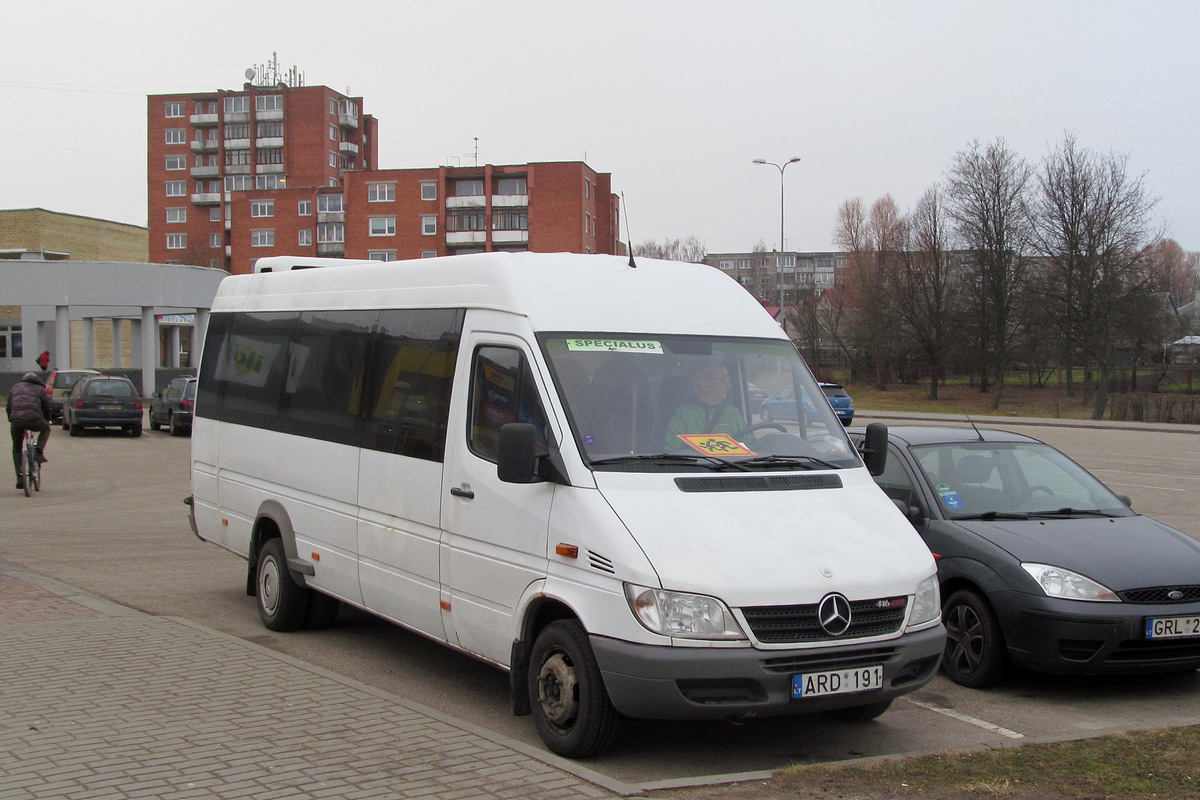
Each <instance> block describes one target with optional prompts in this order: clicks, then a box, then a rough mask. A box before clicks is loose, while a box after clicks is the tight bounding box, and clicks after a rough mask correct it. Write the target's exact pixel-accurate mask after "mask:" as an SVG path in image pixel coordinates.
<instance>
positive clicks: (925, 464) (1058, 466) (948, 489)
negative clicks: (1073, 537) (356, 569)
mask: <svg viewBox="0 0 1200 800" xmlns="http://www.w3.org/2000/svg"><path fill="white" fill-rule="evenodd" d="M910 450H911V452H912V454H913V457H914V458H915V459H916V461H917V464H918V465H919V466H920V468H921V471H922V472H924V473H925V477H926V479H927V480H928V482H929V485H930V487H932V488H933V491H934V494H935V495H937V499H938V503H940V504H941V506H942V508H943V509H944V510H945V511H946V513H947V515H948V516H949V517H950V518H952V519H965V518H972V517H975V518H977V517H984V518H987V517H997V516H999V517H1012V516H1017V517H1026V516H1029V517H1038V516H1047V515H1049V516H1054V515H1061V516H1072V515H1080V514H1102V515H1104V516H1125V515H1127V514H1130V513H1131V512H1130V511H1129V509H1128V507H1127V506H1126V505H1125V504H1124V503H1123V502H1121V500H1120V499H1119V498H1118V497H1117V496H1116V495H1115V494H1113V493H1112V491H1111V490H1110V489H1109V488H1108V487H1107V486H1105V485H1104V484H1102V483H1100V481H1098V480H1097V479H1096V478H1094V477H1093V476H1092V475H1091V474H1090V473H1088V472H1087V471H1086V470H1085V469H1083V467H1081V466H1079V465H1078V464H1076V463H1075V462H1074V461H1072V460H1071V459H1069V458H1067V456H1065V455H1063V454H1062V453H1060V452H1059V451H1058V450H1055V449H1054V448H1053V447H1051V446H1050V445H1047V444H1042V443H1041V442H955V443H952V444H930V445H914V446H913V447H911V448H910Z"/></svg>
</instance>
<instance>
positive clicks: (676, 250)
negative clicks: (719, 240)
mask: <svg viewBox="0 0 1200 800" xmlns="http://www.w3.org/2000/svg"><path fill="white" fill-rule="evenodd" d="M633 254H634V256H642V257H644V258H664V259H667V260H668V261H687V262H690V263H693V264H699V263H700V262H701V261H703V260H704V257H705V256H706V255H708V247H707V246H706V245H705V244H704V243H703V242H701V241H700V240H699V239H697V238H696V237H695V236H689V237H687V238H686V239H663V240H662V241H661V242H659V241H656V240H654V239H651V240H650V241H648V242H642V243H641V244H637V245H634V247H633Z"/></svg>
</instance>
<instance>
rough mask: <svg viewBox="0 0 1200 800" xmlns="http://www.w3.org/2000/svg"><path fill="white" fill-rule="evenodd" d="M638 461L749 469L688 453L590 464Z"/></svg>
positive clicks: (641, 455)
mask: <svg viewBox="0 0 1200 800" xmlns="http://www.w3.org/2000/svg"><path fill="white" fill-rule="evenodd" d="M639 461H643V462H645V461H648V462H652V463H657V464H672V463H675V464H697V465H701V466H705V467H709V468H711V469H713V470H720V469H740V470H742V471H749V469H750V468H749V467H743V466H742V464H743V463H744V462H739V461H726V460H725V459H723V458H717V457H716V456H705V455H692V454H690V453H654V454H648V453H640V454H638V455H632V456H610V457H609V458H598V459H596V460H595V461H593V462H592V466H593V467H595V466H602V465H604V464H631V463H636V462H639Z"/></svg>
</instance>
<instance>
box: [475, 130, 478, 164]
mask: <svg viewBox="0 0 1200 800" xmlns="http://www.w3.org/2000/svg"><path fill="white" fill-rule="evenodd" d="M475 166H477V167H478V166H479V137H478V136H476V137H475Z"/></svg>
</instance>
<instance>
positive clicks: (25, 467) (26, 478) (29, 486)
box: [21, 441, 33, 497]
mask: <svg viewBox="0 0 1200 800" xmlns="http://www.w3.org/2000/svg"><path fill="white" fill-rule="evenodd" d="M21 483H22V484H24V486H23V487H22V488H24V489H25V496H26V497H29V496H30V495H31V494H33V464H32V463H31V462H30V458H29V442H28V441H26V443H25V447H23V448H21Z"/></svg>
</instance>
